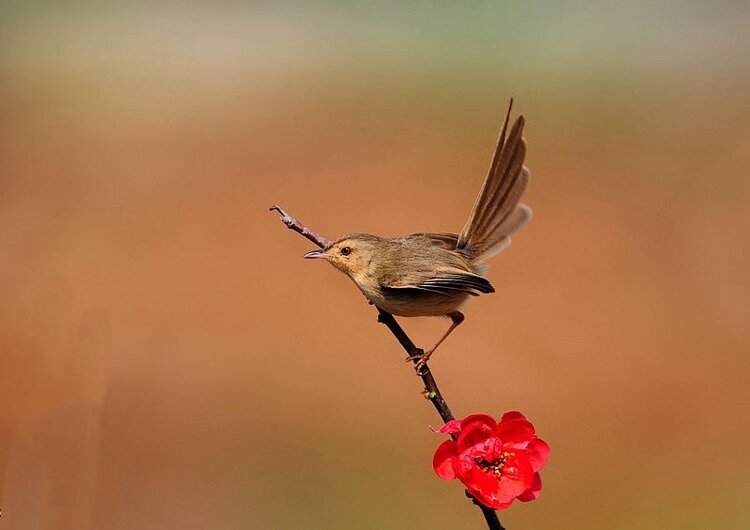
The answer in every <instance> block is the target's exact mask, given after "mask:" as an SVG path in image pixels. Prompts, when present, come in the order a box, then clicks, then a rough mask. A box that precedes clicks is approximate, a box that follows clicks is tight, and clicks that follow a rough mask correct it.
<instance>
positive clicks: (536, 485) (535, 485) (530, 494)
mask: <svg viewBox="0 0 750 530" xmlns="http://www.w3.org/2000/svg"><path fill="white" fill-rule="evenodd" d="M541 492H542V477H541V476H540V475H539V473H534V480H533V481H532V483H531V487H530V488H529V489H527V490H526V491H524V492H523V493H522V494H520V495H519V496H518V500H519V501H522V502H529V501H533V500H534V499H536V498H537V497H539V494H540V493H541Z"/></svg>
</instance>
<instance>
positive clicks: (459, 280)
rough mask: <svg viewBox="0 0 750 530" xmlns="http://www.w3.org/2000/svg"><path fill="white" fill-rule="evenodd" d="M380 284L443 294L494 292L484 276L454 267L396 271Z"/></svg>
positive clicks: (385, 287)
mask: <svg viewBox="0 0 750 530" xmlns="http://www.w3.org/2000/svg"><path fill="white" fill-rule="evenodd" d="M380 285H381V286H382V287H383V288H384V289H399V290H400V289H417V290H421V291H427V292H432V293H437V294H445V295H454V294H457V293H459V292H464V293H468V294H471V295H474V296H478V295H479V294H480V293H494V292H495V289H494V288H493V287H492V285H491V284H490V282H489V281H488V280H487V279H486V278H483V277H482V276H479V275H478V274H472V273H470V272H467V271H463V270H461V269H458V268H454V267H441V268H438V269H435V270H432V271H414V272H409V273H408V274H405V273H397V274H394V275H391V276H388V277H385V278H383V279H382V280H381V282H380Z"/></svg>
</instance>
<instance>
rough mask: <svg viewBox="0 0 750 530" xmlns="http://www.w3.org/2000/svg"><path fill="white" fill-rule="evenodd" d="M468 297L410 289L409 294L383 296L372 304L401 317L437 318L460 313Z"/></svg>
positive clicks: (462, 294) (460, 294)
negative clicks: (456, 312) (454, 312)
mask: <svg viewBox="0 0 750 530" xmlns="http://www.w3.org/2000/svg"><path fill="white" fill-rule="evenodd" d="M468 297H469V295H468V294H467V293H456V294H453V295H443V294H436V293H429V292H423V291H417V290H411V289H409V290H408V293H388V294H382V295H381V296H380V297H378V298H379V300H372V302H373V303H374V304H375V305H376V306H378V307H380V308H381V309H383V310H385V311H388V312H389V313H391V314H392V315H396V316H400V317H437V316H444V315H447V314H448V313H451V312H453V311H458V310H459V309H460V308H461V306H462V305H463V304H464V303H465V302H466V299H467V298H468Z"/></svg>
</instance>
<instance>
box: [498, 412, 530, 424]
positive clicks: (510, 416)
mask: <svg viewBox="0 0 750 530" xmlns="http://www.w3.org/2000/svg"><path fill="white" fill-rule="evenodd" d="M525 419H526V416H524V415H523V414H521V413H520V412H518V411H517V410H511V411H510V412H506V413H505V414H503V417H502V418H500V422H501V423H502V422H504V421H506V420H525Z"/></svg>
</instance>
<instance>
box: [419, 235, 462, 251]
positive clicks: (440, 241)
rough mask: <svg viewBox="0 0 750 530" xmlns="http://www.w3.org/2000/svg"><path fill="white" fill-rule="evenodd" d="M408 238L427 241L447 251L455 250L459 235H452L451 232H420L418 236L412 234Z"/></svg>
mask: <svg viewBox="0 0 750 530" xmlns="http://www.w3.org/2000/svg"><path fill="white" fill-rule="evenodd" d="M406 237H408V238H415V239H416V238H419V239H427V240H428V241H429V242H430V244H431V245H432V246H435V247H438V248H443V249H445V250H455V249H456V243H458V234H451V233H449V232H440V233H434V232H419V233H418V234H411V235H410V236H406Z"/></svg>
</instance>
